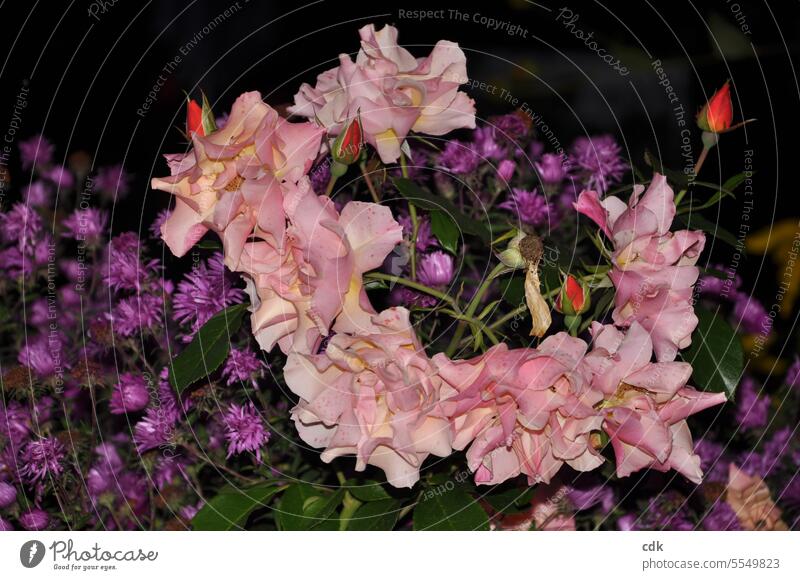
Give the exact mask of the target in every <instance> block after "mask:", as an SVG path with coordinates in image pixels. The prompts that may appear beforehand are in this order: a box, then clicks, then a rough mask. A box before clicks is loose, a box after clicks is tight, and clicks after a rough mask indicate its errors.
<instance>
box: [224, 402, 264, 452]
mask: <svg viewBox="0 0 800 580" xmlns="http://www.w3.org/2000/svg"><path fill="white" fill-rule="evenodd" d="M222 423H223V425H225V439H226V440H227V441H228V457H231V456H232V455H238V454H240V453H244V452H250V453H255V454H256V461H257V462H258V463H261V447H262V446H263V445H265V444H266V443H267V441H269V435H270V434H269V431H267V430H266V429H265V428H264V424H263V423H262V422H261V417H259V416H258V413H257V412H256V408H255V406H254V405H253V403H252V402H249V403H247V404H246V405H237V404H236V403H233V404H231V406H230V407H228V410H227V411H226V412H225V414H224V415H223V417H222Z"/></svg>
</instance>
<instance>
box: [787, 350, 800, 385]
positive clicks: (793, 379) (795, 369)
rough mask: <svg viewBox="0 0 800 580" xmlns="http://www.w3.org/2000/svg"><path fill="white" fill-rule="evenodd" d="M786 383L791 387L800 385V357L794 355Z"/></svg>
mask: <svg viewBox="0 0 800 580" xmlns="http://www.w3.org/2000/svg"><path fill="white" fill-rule="evenodd" d="M785 383H786V384H787V385H789V386H790V387H800V357H798V356H795V357H794V362H793V363H792V366H790V367H789V370H788V371H786V379H785Z"/></svg>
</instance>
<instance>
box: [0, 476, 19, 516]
mask: <svg viewBox="0 0 800 580" xmlns="http://www.w3.org/2000/svg"><path fill="white" fill-rule="evenodd" d="M15 501H17V488H16V487H14V486H13V485H11V484H10V483H6V482H5V481H0V508H4V509H5V508H7V507H9V506H10V505H11V504H13V503H14V502H15Z"/></svg>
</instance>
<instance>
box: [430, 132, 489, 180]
mask: <svg viewBox="0 0 800 580" xmlns="http://www.w3.org/2000/svg"><path fill="white" fill-rule="evenodd" d="M480 161H481V160H480V157H479V156H478V154H477V153H476V152H475V151H474V150H473V149H472V148H471V146H470V145H467V144H466V143H464V142H463V141H459V140H458V139H451V140H450V141H448V142H447V145H445V147H444V151H442V153H441V154H440V155H439V159H438V164H439V165H440V166H441V167H443V168H444V169H446V170H447V171H449V172H451V173H457V174H460V175H464V174H466V173H472V172H473V171H475V170H476V169H477V168H478V164H479V163H480Z"/></svg>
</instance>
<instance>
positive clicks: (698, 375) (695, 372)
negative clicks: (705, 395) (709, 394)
mask: <svg viewBox="0 0 800 580" xmlns="http://www.w3.org/2000/svg"><path fill="white" fill-rule="evenodd" d="M695 314H697V319H698V323H697V330H695V332H694V335H692V344H691V345H690V346H689V347H688V348H686V349H685V350H684V351H683V352H681V358H683V360H685V361H686V362H688V363H689V364H691V365H692V379H693V382H694V384H695V385H696V386H697V387H698V388H700V389H703V390H705V391H713V392H724V393H727V395H728V398H732V397H733V394H734V392H735V391H736V386H737V385H738V384H739V379H740V378H741V377H742V370H743V368H744V355H743V353H742V345H741V342H740V341H739V336H738V335H737V334H736V332H734V330H733V328H731V325H730V324H728V323H727V322H726V321H725V319H724V318H722V315H721V314H714V313H713V312H709V311H708V310H706V309H704V308H696V309H695Z"/></svg>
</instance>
